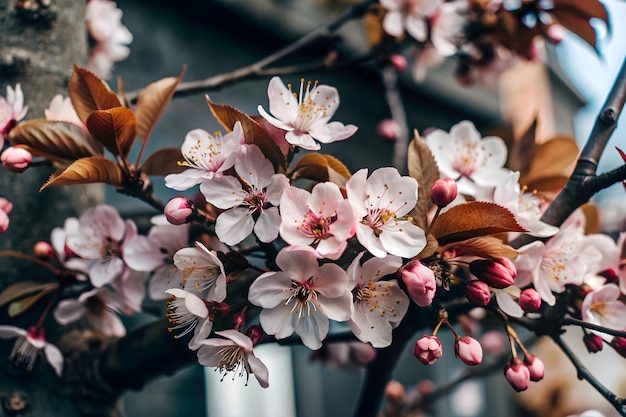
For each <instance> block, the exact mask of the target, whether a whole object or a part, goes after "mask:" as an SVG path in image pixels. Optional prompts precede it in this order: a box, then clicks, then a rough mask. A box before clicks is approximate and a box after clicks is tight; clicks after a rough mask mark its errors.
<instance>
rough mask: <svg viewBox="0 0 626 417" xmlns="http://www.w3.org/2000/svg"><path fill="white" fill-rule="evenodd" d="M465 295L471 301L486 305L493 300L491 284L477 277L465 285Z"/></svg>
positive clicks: (482, 305)
mask: <svg viewBox="0 0 626 417" xmlns="http://www.w3.org/2000/svg"><path fill="white" fill-rule="evenodd" d="M465 296H466V297H467V299H468V300H469V301H470V302H471V303H474V304H476V305H479V306H481V307H485V306H486V305H487V304H489V300H491V290H490V289H489V285H487V284H485V283H484V282H482V281H480V280H477V279H475V280H473V281H470V282H468V283H467V285H466V286H465Z"/></svg>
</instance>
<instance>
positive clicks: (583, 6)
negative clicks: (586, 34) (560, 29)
mask: <svg viewBox="0 0 626 417" xmlns="http://www.w3.org/2000/svg"><path fill="white" fill-rule="evenodd" d="M553 5H554V7H553V8H552V10H551V13H553V14H554V15H555V16H557V17H558V16H559V14H558V13H560V12H561V11H562V10H567V11H569V12H570V13H574V14H577V15H579V16H582V17H585V18H587V20H590V19H592V18H594V17H595V18H598V19H601V20H603V21H604V23H606V24H609V16H608V13H607V11H606V8H605V7H604V5H603V4H602V3H600V2H599V1H598V0H585V1H580V0H553Z"/></svg>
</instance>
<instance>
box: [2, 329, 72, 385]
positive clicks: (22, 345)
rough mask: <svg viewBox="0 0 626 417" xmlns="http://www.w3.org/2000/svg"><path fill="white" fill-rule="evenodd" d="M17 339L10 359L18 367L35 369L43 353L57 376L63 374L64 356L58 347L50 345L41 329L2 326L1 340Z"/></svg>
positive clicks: (28, 369)
mask: <svg viewBox="0 0 626 417" xmlns="http://www.w3.org/2000/svg"><path fill="white" fill-rule="evenodd" d="M14 337H17V340H16V341H15V344H14V345H13V349H12V350H11V353H10V354H9V359H10V360H12V361H14V362H15V363H16V364H18V365H23V366H25V367H26V370H27V371H30V370H31V369H33V366H35V361H36V360H37V356H38V355H39V354H40V353H41V352H43V355H44V356H45V358H46V360H47V361H48V363H49V364H50V366H51V367H52V369H54V372H55V373H56V374H57V376H59V377H60V376H61V373H62V372H63V354H62V353H61V351H60V350H59V348H58V347H56V346H55V345H53V344H52V343H49V342H48V341H47V340H46V338H45V335H44V332H43V329H42V328H41V327H36V326H33V327H31V328H29V329H28V330H25V329H22V328H20V327H16V326H0V338H2V339H12V338H14Z"/></svg>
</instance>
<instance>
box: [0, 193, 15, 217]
mask: <svg viewBox="0 0 626 417" xmlns="http://www.w3.org/2000/svg"><path fill="white" fill-rule="evenodd" d="M11 210H13V203H11V202H10V201H9V200H7V199H6V198H4V197H0V211H4V212H5V213H6V214H9V212H10V211H11Z"/></svg>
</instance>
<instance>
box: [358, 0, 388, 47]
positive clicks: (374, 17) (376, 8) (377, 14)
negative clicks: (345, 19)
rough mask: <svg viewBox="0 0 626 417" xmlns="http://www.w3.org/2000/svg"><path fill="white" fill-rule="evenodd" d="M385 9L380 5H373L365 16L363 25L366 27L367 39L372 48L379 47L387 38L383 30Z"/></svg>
mask: <svg viewBox="0 0 626 417" xmlns="http://www.w3.org/2000/svg"><path fill="white" fill-rule="evenodd" d="M384 16H385V9H383V7H382V6H380V5H378V4H377V5H373V6H372V7H371V8H370V10H369V13H366V14H365V16H363V25H364V27H365V39H366V40H367V44H368V45H369V46H370V47H375V46H376V45H378V44H379V43H380V42H381V41H382V40H383V38H384V36H385V31H384V30H383V17H384Z"/></svg>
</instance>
